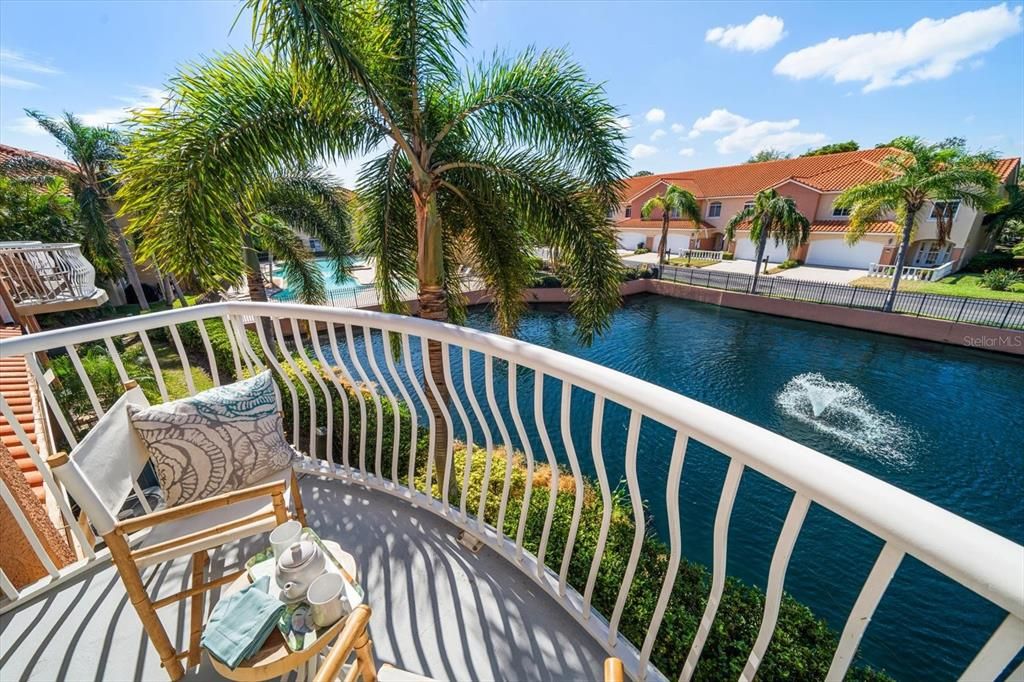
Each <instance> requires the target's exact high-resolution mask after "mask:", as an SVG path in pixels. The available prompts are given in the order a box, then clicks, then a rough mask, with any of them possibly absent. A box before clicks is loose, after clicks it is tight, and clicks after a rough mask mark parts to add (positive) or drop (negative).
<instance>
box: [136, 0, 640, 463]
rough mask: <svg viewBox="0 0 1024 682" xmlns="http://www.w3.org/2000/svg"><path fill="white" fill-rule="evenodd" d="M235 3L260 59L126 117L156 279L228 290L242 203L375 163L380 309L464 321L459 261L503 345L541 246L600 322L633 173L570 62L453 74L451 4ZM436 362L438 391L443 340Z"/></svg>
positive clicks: (230, 61) (432, 355)
mask: <svg viewBox="0 0 1024 682" xmlns="http://www.w3.org/2000/svg"><path fill="white" fill-rule="evenodd" d="M245 5H246V8H247V9H249V10H251V12H252V15H253V36H254V39H255V41H256V50H257V51H256V52H243V53H230V54H227V55H223V56H220V57H217V58H215V59H211V60H209V61H206V62H204V63H202V64H199V65H195V66H192V67H189V68H187V69H186V70H185V71H184V72H183V73H182V74H180V75H179V76H178V77H177V78H175V79H174V80H173V82H172V83H171V85H170V90H171V101H170V102H169V104H168V105H167V106H165V107H163V108H162V109H159V110H150V111H148V112H144V113H142V114H141V115H140V116H139V117H138V119H137V123H138V126H137V129H136V135H135V139H134V140H133V142H132V143H131V145H130V146H129V148H128V151H127V159H126V162H125V163H124V165H123V168H124V180H123V182H124V185H123V196H124V199H125V208H126V210H130V211H131V212H132V213H133V215H135V216H136V217H137V222H136V225H138V227H139V229H140V230H142V231H143V233H144V234H145V239H144V241H143V244H144V246H145V248H146V249H147V251H148V252H150V253H152V254H153V255H154V256H157V260H158V261H159V262H160V264H161V266H162V267H164V268H165V269H168V270H170V271H171V272H174V273H175V274H177V275H179V276H186V277H188V278H189V280H190V281H193V282H199V283H201V284H207V285H211V286H215V285H216V284H217V283H218V282H220V281H222V279H223V278H225V277H229V278H230V277H232V276H234V277H235V278H239V277H240V276H241V275H242V273H243V272H244V263H243V262H242V259H241V257H240V255H239V254H241V253H242V249H241V246H242V244H241V231H240V230H239V228H238V216H237V215H236V213H235V212H234V211H233V210H232V209H231V208H230V207H231V206H233V205H234V200H235V198H236V197H237V196H239V195H241V194H243V193H244V192H245V191H246V188H247V187H250V186H252V185H254V184H259V183H260V182H261V181H262V180H261V178H263V177H265V176H267V175H268V174H271V173H273V172H274V170H275V169H276V168H278V167H279V166H280V165H281V164H285V163H304V164H312V163H316V162H317V161H318V160H319V159H321V158H328V159H335V160H338V159H346V158H354V157H356V156H362V155H366V154H371V153H376V154H377V156H376V157H375V158H372V159H371V160H369V161H367V162H365V163H364V164H363V166H362V169H361V171H360V173H359V177H358V182H357V188H356V189H357V195H358V197H359V204H358V207H357V217H356V220H357V231H358V244H359V247H360V248H361V250H363V251H364V252H366V253H368V254H370V255H372V256H374V257H375V259H376V266H377V280H376V284H377V288H378V290H379V291H380V292H381V296H382V300H383V304H384V308H385V309H386V310H388V311H392V312H402V311H405V310H406V305H405V304H404V303H403V300H404V298H405V297H406V295H407V294H409V293H410V292H417V298H418V304H419V315H421V316H422V317H425V318H428V319H431V320H440V321H447V320H452V321H456V322H457V321H460V320H462V319H463V318H464V309H465V306H464V301H463V298H462V296H461V294H460V288H459V286H460V280H459V268H458V267H456V254H459V255H460V256H465V257H467V258H468V260H469V261H470V262H469V264H470V265H471V266H472V268H473V270H474V271H475V272H476V273H477V274H478V275H479V276H480V277H481V278H482V280H483V281H484V283H485V284H486V285H487V287H488V288H489V289H490V290H491V292H492V294H493V299H494V303H493V308H494V311H495V318H496V321H497V325H498V327H499V328H500V330H501V331H503V332H506V333H509V332H512V331H513V330H514V329H515V327H516V323H517V321H518V318H519V316H520V314H521V312H522V310H523V308H524V305H525V304H524V302H523V298H522V291H523V289H524V288H525V287H527V286H528V285H529V282H530V281H531V280H532V277H533V272H532V267H531V250H532V248H533V247H534V246H535V245H536V244H546V245H549V246H553V247H555V248H557V249H558V251H559V252H560V253H561V254H562V262H561V265H562V270H561V272H562V273H563V275H564V279H565V281H566V283H567V286H568V288H569V290H570V293H571V295H572V298H573V303H572V305H571V310H572V311H573V312H574V313H575V316H576V320H577V333H578V335H579V337H580V338H581V339H582V340H583V341H589V340H590V339H591V338H592V337H593V335H594V334H595V333H598V332H600V331H602V330H603V329H604V328H605V327H606V325H607V324H608V322H609V319H610V314H611V312H612V311H613V310H614V308H615V307H616V306H617V305H618V303H619V290H618V283H619V275H620V272H621V269H622V264H621V262H620V261H619V259H618V257H617V255H616V252H615V239H614V236H613V233H612V229H611V226H610V224H609V223H608V220H607V215H608V213H609V212H610V210H611V209H612V208H613V207H615V205H616V204H617V197H618V194H619V191H620V188H621V185H620V181H619V178H622V177H625V176H626V174H627V163H626V156H625V151H624V140H623V133H622V130H621V128H620V127H619V126H618V125H617V124H616V122H615V119H616V115H617V112H616V110H615V108H614V107H613V106H612V105H611V104H609V102H608V100H607V98H606V96H605V93H604V91H603V89H602V88H601V87H600V86H598V85H595V84H593V83H591V82H590V81H588V79H587V78H586V76H585V74H584V72H583V70H582V69H581V68H580V67H579V66H578V65H576V64H575V63H573V62H572V61H571V60H570V59H569V58H568V57H567V55H566V54H564V53H563V52H560V51H553V52H548V51H545V52H539V53H538V52H534V51H527V52H525V53H523V54H521V55H519V56H516V57H511V58H508V57H504V56H501V55H496V56H494V57H493V58H491V59H489V60H486V61H484V62H482V63H480V64H477V65H475V66H472V67H470V68H469V69H467V70H466V71H462V70H461V69H460V67H459V62H460V61H461V57H460V56H459V50H460V49H461V48H462V47H464V46H465V45H466V44H467V36H466V30H465V11H464V10H465V8H464V6H463V3H462V2H459V1H458V0H361V1H358V2H349V1H344V0H247V2H246V3H245ZM199 253H201V254H202V257H201V258H197V257H196V254H199ZM429 351H430V352H429V360H430V369H431V372H432V374H433V376H435V377H436V379H437V382H438V385H439V386H441V387H442V388H443V387H444V386H445V383H444V379H443V371H442V364H441V346H440V344H437V343H431V344H430V346H429ZM430 397H431V399H433V394H431V396H430ZM442 399H446V395H442ZM432 408H433V409H434V410H435V411H436V410H437V405H432ZM437 421H438V423H441V424H443V420H441V419H439V420H437ZM438 435H439V436H440V437H439V438H438V439H437V441H436V443H435V455H436V453H437V452H438V449H437V448H438V447H440V446H441V444H442V443H443V442H444V441H446V439H447V434H445V433H439V434H438ZM438 464H439V469H440V464H441V461H440V459H438Z"/></svg>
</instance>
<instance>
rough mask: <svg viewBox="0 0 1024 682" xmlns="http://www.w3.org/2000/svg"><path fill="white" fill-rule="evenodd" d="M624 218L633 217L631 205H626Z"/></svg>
mask: <svg viewBox="0 0 1024 682" xmlns="http://www.w3.org/2000/svg"><path fill="white" fill-rule="evenodd" d="M626 217H627V218H632V217H633V205H632V204H626Z"/></svg>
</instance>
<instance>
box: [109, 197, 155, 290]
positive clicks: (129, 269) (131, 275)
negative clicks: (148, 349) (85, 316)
mask: <svg viewBox="0 0 1024 682" xmlns="http://www.w3.org/2000/svg"><path fill="white" fill-rule="evenodd" d="M103 210H104V212H105V213H106V219H107V225H108V226H109V227H110V232H111V233H112V234H113V235H114V241H115V242H116V243H117V252H118V254H120V256H121V262H122V263H123V264H124V273H125V275H127V276H128V283H129V284H130V285H131V287H132V291H134V292H135V297H136V298H138V299H139V307H140V308H141V309H142V310H149V302H148V301H147V300H146V293H145V292H144V291H143V289H142V280H140V279H139V271H138V270H137V269H136V267H135V256H134V254H133V253H132V250H131V247H130V246H128V240H127V239H126V238H125V236H124V229H123V228H122V227H121V221H120V220H119V219H118V217H117V215H116V214H115V213H114V212H113V210H111V208H110V206H108V205H106V203H105V202H104V209H103Z"/></svg>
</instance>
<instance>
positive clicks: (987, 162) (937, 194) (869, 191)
mask: <svg viewBox="0 0 1024 682" xmlns="http://www.w3.org/2000/svg"><path fill="white" fill-rule="evenodd" d="M889 146H890V147H892V148H893V153H892V154H891V155H890V156H887V157H885V158H884V159H882V161H881V162H880V163H879V166H880V167H881V169H882V170H883V171H884V173H883V175H882V176H881V177H880V178H879V179H877V180H874V181H872V182H867V183H863V184H860V185H855V186H853V187H850V188H849V189H847V190H846V191H844V192H843V193H842V194H840V195H839V196H838V197H837V198H836V200H835V206H837V207H839V208H849V209H851V210H850V223H849V226H848V227H847V230H846V241H847V243H849V244H856V243H857V242H858V241H860V239H861V238H862V237H863V236H864V235H865V233H866V232H867V230H868V228H869V227H870V226H871V224H872V223H874V222H876V221H879V220H885V219H888V217H889V216H891V215H895V216H896V220H897V222H898V223H899V239H900V246H899V251H897V253H896V263H895V271H894V272H893V277H892V287H891V289H890V290H889V295H888V296H887V297H886V299H885V305H884V308H883V309H884V310H885V311H886V312H892V309H893V305H894V304H895V302H896V292H897V290H898V289H899V285H900V277H901V276H902V274H903V266H904V264H905V263H906V261H907V252H908V251H909V248H910V241H911V238H912V237H913V234H914V231H915V228H916V226H917V220H918V214H919V213H920V212H921V209H923V208H924V207H925V204H927V203H928V202H936V201H941V202H946V204H945V207H944V208H948V207H949V205H950V202H952V201H960V202H962V203H964V204H967V205H968V206H970V207H972V208H977V209H981V210H984V211H992V210H995V209H997V208H998V207H999V206H1000V205H1001V204H1002V203H1003V201H1002V199H1000V197H999V178H998V176H996V174H995V173H994V172H993V171H992V168H993V167H994V165H995V158H994V157H993V156H992V155H991V154H989V153H979V154H971V153H969V152H967V150H966V149H965V147H964V143H963V140H959V139H950V140H945V141H943V142H938V143H928V142H925V141H924V140H922V139H921V138H919V137H898V138H896V139H895V140H893V141H892V143H891V144H890V145H889ZM940 213H941V214H940V216H939V220H938V221H937V228H938V231H939V234H938V237H939V240H940V241H945V240H946V239H947V238H948V237H949V230H950V228H951V223H952V216H951V215H950V214H949V212H947V211H945V210H943V211H941V212H940Z"/></svg>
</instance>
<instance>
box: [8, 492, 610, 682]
mask: <svg viewBox="0 0 1024 682" xmlns="http://www.w3.org/2000/svg"><path fill="white" fill-rule="evenodd" d="M301 485H302V494H303V499H304V501H305V505H306V509H307V514H308V520H309V524H310V526H311V527H313V528H314V529H315V530H316V531H317V532H318V533H319V534H320V535H321V537H324V538H328V539H333V540H335V541H337V542H338V543H340V544H341V545H342V547H344V548H345V549H346V550H347V551H349V552H351V553H352V555H353V556H354V557H355V559H356V562H357V565H358V567H359V576H358V578H359V580H360V582H361V583H362V585H363V587H364V589H365V590H366V597H367V603H368V604H369V605H370V607H371V608H372V609H373V617H372V620H371V624H370V637H371V638H372V640H373V645H374V653H375V655H376V657H377V662H378V664H381V663H392V664H394V665H395V666H397V667H399V668H403V669H405V670H409V671H410V672H415V673H419V674H422V675H426V676H428V677H433V678H436V679H439V680H496V679H504V680H591V679H600V678H601V666H602V663H603V661H604V658H605V656H606V655H607V654H606V653H605V652H604V650H603V649H602V648H601V646H600V645H599V644H598V643H597V642H596V641H595V640H594V638H593V637H592V636H590V635H589V634H588V633H587V632H585V631H584V630H583V629H582V628H581V627H580V626H579V625H578V624H577V622H576V621H575V620H574V619H573V618H572V617H571V616H570V615H569V614H568V613H567V612H566V611H565V610H564V609H563V608H562V607H561V606H559V605H558V604H557V603H556V602H555V601H554V600H552V599H551V598H550V597H548V596H547V595H546V594H544V592H543V591H542V590H541V589H539V588H538V587H537V586H536V584H535V583H533V581H531V580H530V579H529V578H528V577H526V576H525V575H523V573H522V572H520V571H519V570H517V569H516V568H515V567H513V566H512V565H511V564H509V562H508V561H507V560H505V559H503V558H501V557H499V556H498V555H497V554H495V553H494V552H493V551H492V550H491V549H489V548H487V547H484V548H483V549H481V550H480V553H479V554H472V553H471V552H469V551H468V550H466V549H465V548H464V547H463V546H462V545H460V544H458V542H457V541H456V539H455V536H456V532H457V530H456V528H455V527H454V526H452V525H449V524H448V523H447V522H446V521H444V520H442V519H439V518H438V517H437V516H436V515H435V514H433V513H431V512H429V511H425V510H420V509H416V508H415V507H413V506H412V505H410V504H408V503H406V502H404V501H402V500H399V499H396V498H395V497H392V496H390V495H388V494H386V493H381V492H376V491H372V490H367V489H364V488H362V487H361V486H358V485H353V484H347V483H343V482H341V481H337V480H325V479H320V478H318V477H312V476H305V477H303V479H302V482H301ZM263 546H265V542H264V541H263V540H261V539H259V538H252V539H250V540H249V541H248V542H241V543H238V544H236V545H231V546H229V547H226V548H224V549H222V550H221V551H219V552H214V553H213V554H212V557H211V558H212V562H211V569H212V570H213V571H214V572H215V573H216V572H224V570H225V569H231V568H233V567H234V565H235V562H236V561H238V560H239V559H240V560H241V562H244V560H245V557H247V556H249V555H250V554H251V553H253V552H255V551H257V550H258V549H262V547H263ZM143 578H144V579H145V580H146V581H147V584H148V585H149V589H150V594H151V595H155V596H163V595H167V594H170V593H173V592H175V591H178V590H181V589H183V588H184V587H185V586H187V582H188V578H189V562H188V561H187V560H181V561H177V562H174V563H171V564H164V565H160V566H156V567H154V568H151V569H149V570H148V571H147V572H145V573H144V574H143ZM210 594H211V597H210V600H209V601H210V602H214V603H215V602H216V599H217V598H218V597H219V596H220V594H221V590H214V591H212V592H211V593H210ZM208 606H209V602H208ZM161 616H162V617H163V618H164V622H165V625H166V627H167V631H168V633H170V635H171V638H172V640H173V641H175V643H176V644H178V645H179V646H181V647H182V648H187V634H186V631H187V629H188V605H187V602H182V603H181V604H180V605H179V607H178V608H167V609H163V610H162V611H161ZM0 678H2V679H5V680H40V681H44V680H45V681H47V682H49V681H52V680H86V679H88V680H93V679H103V680H164V679H166V675H165V673H164V671H163V670H162V669H161V668H160V659H159V657H158V656H157V654H156V652H155V650H154V649H153V648H152V647H151V646H150V644H149V641H148V639H147V638H146V636H145V634H144V632H143V629H142V625H141V623H140V621H139V619H138V616H137V615H136V613H135V611H134V609H133V608H132V607H131V604H130V603H129V602H128V596H127V594H126V593H125V590H124V587H123V585H122V583H121V581H120V579H119V578H118V575H117V572H116V571H115V570H114V568H113V566H112V565H110V564H109V563H108V564H106V565H101V566H99V567H97V568H96V569H94V570H92V571H90V572H87V573H84V574H82V575H79V576H77V577H75V578H74V579H72V580H70V581H68V582H67V583H65V584H63V585H61V586H59V587H57V588H55V589H53V590H50V591H49V592H47V593H45V594H44V595H42V596H40V597H39V598H37V599H35V600H33V601H30V602H28V603H26V604H25V605H24V606H21V607H20V608H18V609H16V610H14V611H12V612H9V613H6V614H4V615H3V616H0ZM187 679H196V680H203V679H210V680H214V679H220V678H219V677H218V676H217V674H216V673H215V672H214V671H213V669H212V667H211V666H210V665H209V664H208V663H207V662H206V661H205V659H204V662H203V664H202V665H200V667H199V668H198V669H197V670H193V671H192V672H191V673H190V674H189V676H188V678H187Z"/></svg>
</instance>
